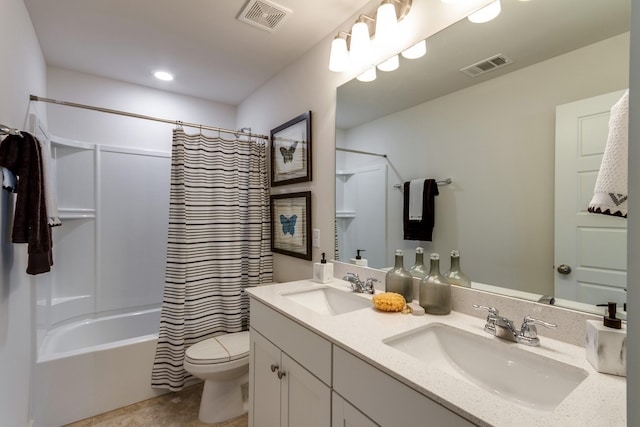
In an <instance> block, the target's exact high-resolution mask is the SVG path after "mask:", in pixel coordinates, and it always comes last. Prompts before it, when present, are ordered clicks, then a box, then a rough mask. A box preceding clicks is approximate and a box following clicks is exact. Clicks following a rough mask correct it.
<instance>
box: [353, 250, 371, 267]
mask: <svg viewBox="0 0 640 427" xmlns="http://www.w3.org/2000/svg"><path fill="white" fill-rule="evenodd" d="M360 252H365V250H364V249H356V257H355V258H351V259H350V260H349V262H350V263H351V264H355V265H359V266H361V267H366V266H367V265H368V262H367V260H366V258H362V256H361V255H360Z"/></svg>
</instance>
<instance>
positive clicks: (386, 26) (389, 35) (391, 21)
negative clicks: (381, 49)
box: [375, 0, 398, 46]
mask: <svg viewBox="0 0 640 427" xmlns="http://www.w3.org/2000/svg"><path fill="white" fill-rule="evenodd" d="M397 28H398V17H397V16H396V7H395V6H394V5H393V3H391V2H388V0H385V1H384V2H383V3H382V4H381V5H380V7H378V13H377V15H376V34H375V40H376V43H378V44H379V45H380V46H385V45H388V44H389V43H391V42H392V41H393V40H394V38H395V33H396V30H397Z"/></svg>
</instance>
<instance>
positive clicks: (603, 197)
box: [588, 89, 629, 218]
mask: <svg viewBox="0 0 640 427" xmlns="http://www.w3.org/2000/svg"><path fill="white" fill-rule="evenodd" d="M628 147H629V90H628V89H627V91H626V92H625V93H624V95H622V98H620V100H618V102H616V103H615V104H614V106H613V107H611V116H610V117H609V135H608V136H607V145H606V147H605V149H604V155H603V156H602V164H601V165H600V171H599V172H598V177H597V178H596V186H595V189H594V191H593V198H592V199H591V202H590V203H589V208H588V210H589V212H591V213H600V214H604V215H613V216H622V217H625V218H626V217H627V206H628V203H627V197H628V194H629V193H628V190H627V172H628V164H627V162H628V155H629V148H628Z"/></svg>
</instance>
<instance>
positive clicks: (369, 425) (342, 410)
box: [331, 391, 378, 427]
mask: <svg viewBox="0 0 640 427" xmlns="http://www.w3.org/2000/svg"><path fill="white" fill-rule="evenodd" d="M331 405H332V406H331V427H378V424H376V423H374V422H373V421H371V420H370V419H369V418H367V416H365V415H364V414H363V413H362V412H360V411H358V410H357V409H356V407H355V406H353V405H352V404H350V403H349V402H347V401H346V400H344V399H343V398H342V396H340V395H339V394H338V393H336V392H335V391H334V392H333V393H332V396H331Z"/></svg>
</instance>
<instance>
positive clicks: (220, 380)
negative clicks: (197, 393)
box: [184, 331, 249, 423]
mask: <svg viewBox="0 0 640 427" xmlns="http://www.w3.org/2000/svg"><path fill="white" fill-rule="evenodd" d="M184 369H185V370H186V371H187V372H189V373H190V374H191V375H193V376H195V377H197V378H200V379H202V380H204V389H203V391H202V399H201V400H200V413H199V415H198V418H199V419H200V421H202V422H203V423H221V422H223V421H226V420H230V419H232V418H236V417H239V416H240V415H243V414H245V413H246V412H247V409H248V383H249V332H248V331H244V332H236V333H231V334H224V335H219V336H216V337H213V338H209V339H206V340H203V341H200V342H199V343H196V344H194V345H192V346H191V347H189V348H188V349H187V351H186V353H185V358H184Z"/></svg>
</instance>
